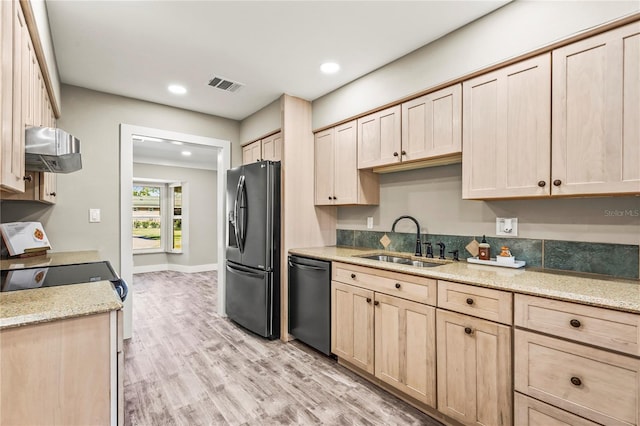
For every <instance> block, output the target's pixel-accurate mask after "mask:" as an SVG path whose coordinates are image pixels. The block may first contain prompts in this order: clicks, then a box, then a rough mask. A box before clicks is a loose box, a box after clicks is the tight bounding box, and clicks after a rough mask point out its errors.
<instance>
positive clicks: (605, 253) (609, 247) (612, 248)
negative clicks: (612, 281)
mask: <svg viewBox="0 0 640 426" xmlns="http://www.w3.org/2000/svg"><path fill="white" fill-rule="evenodd" d="M336 232H337V235H336V237H337V245H339V246H347V247H363V248H370V249H376V250H383V249H384V247H382V244H381V243H380V238H382V236H383V235H384V234H385V232H380V231H359V230H348V229H338V230H337V231H336ZM386 234H387V236H388V237H389V238H390V239H391V244H390V245H389V247H388V249H389V250H391V251H399V252H408V253H414V252H415V247H416V234H414V233H403V232H386ZM474 237H475V239H476V240H477V241H478V242H480V241H481V240H482V235H479V236H478V235H476V236H473V235H470V236H466V235H442V234H422V235H421V236H420V239H421V241H422V243H425V242H428V241H429V242H431V244H432V246H433V253H434V257H438V254H439V248H438V246H436V244H437V243H438V242H442V243H444V245H445V251H446V253H445V256H446V257H447V258H448V259H450V258H451V257H452V254H451V253H449V252H451V251H453V250H458V251H459V253H460V259H461V260H464V259H466V258H467V257H471V255H470V254H469V252H467V250H466V249H465V246H466V245H467V244H468V243H469V242H471V241H472V240H473V238H474ZM487 242H488V243H489V244H490V245H491V256H492V257H495V255H496V254H497V253H499V250H500V247H501V246H508V247H509V249H510V250H511V253H512V254H513V255H514V256H515V258H516V259H518V260H524V261H526V262H527V266H530V267H535V268H545V269H555V270H564V271H574V272H584V273H592V274H600V275H609V276H613V277H617V278H627V279H635V280H637V279H638V278H639V276H638V274H639V268H640V267H639V262H640V253H639V246H638V245H631V244H606V243H586V242H577V241H558V240H538V239H531V238H499V237H487ZM425 252H426V250H425V247H424V246H423V247H422V253H423V255H424V253H425Z"/></svg>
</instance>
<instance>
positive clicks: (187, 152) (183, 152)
mask: <svg viewBox="0 0 640 426" xmlns="http://www.w3.org/2000/svg"><path fill="white" fill-rule="evenodd" d="M182 155H184V156H185V157H188V156H190V155H191V151H182Z"/></svg>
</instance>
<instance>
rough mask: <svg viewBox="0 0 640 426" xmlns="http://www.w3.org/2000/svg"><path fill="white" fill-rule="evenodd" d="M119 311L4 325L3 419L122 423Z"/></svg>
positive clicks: (0, 361)
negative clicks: (119, 410) (119, 368)
mask: <svg viewBox="0 0 640 426" xmlns="http://www.w3.org/2000/svg"><path fill="white" fill-rule="evenodd" d="M116 315H117V313H116V312H115V311H112V312H106V313H100V314H94V315H88V316H82V317H76V318H69V319H63V320H58V321H52V322H46V323H40V324H34V325H25V326H21V327H15V328H8V329H4V330H0V353H1V354H2V355H1V356H0V407H2V409H0V424H2V425H7V426H8V425H37V424H41V425H45V424H46V425H64V426H69V425H108V424H116V422H117V423H118V424H122V423H123V418H122V417H120V418H118V414H117V413H118V407H117V404H118V397H119V395H118V393H119V391H118V381H121V379H120V377H121V376H122V370H120V371H118V354H117V348H118V346H119V343H118V340H120V338H119V336H118V335H117V333H118V327H117V317H116ZM120 367H122V366H121V365H120Z"/></svg>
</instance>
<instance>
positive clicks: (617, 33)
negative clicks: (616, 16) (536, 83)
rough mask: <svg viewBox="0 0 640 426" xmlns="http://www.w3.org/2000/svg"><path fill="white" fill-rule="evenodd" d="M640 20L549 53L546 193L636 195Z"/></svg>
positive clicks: (639, 179) (639, 161)
mask: <svg viewBox="0 0 640 426" xmlns="http://www.w3.org/2000/svg"><path fill="white" fill-rule="evenodd" d="M638 99H640V22H634V23H632V24H629V25H626V26H624V27H620V28H617V29H615V30H612V31H608V32H606V33H603V34H600V35H597V36H595V37H591V38H588V39H586V40H582V41H579V42H577V43H574V44H571V45H568V46H565V47H562V48H560V49H556V50H554V51H553V135H552V138H553V155H552V161H553V167H552V181H553V187H552V194H553V195H572V194H615V193H635V194H637V193H639V192H640V120H639V119H638V117H640V102H639V101H638Z"/></svg>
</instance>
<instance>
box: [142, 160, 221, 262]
mask: <svg viewBox="0 0 640 426" xmlns="http://www.w3.org/2000/svg"><path fill="white" fill-rule="evenodd" d="M212 149H213V148H212ZM133 176H134V177H136V178H147V179H163V180H169V181H173V182H182V183H183V184H186V187H185V188H186V189H183V194H185V193H186V194H188V201H187V202H188V205H185V208H184V211H183V226H184V225H186V226H185V228H183V235H184V231H185V230H186V231H187V232H188V244H187V245H185V246H183V249H182V251H183V252H182V253H180V254H174V253H149V254H134V256H133V264H134V267H135V268H140V267H150V266H163V265H169V266H175V265H179V266H184V267H188V268H185V270H202V269H208V268H209V267H210V265H212V264H217V262H218V248H217V238H218V237H217V230H216V222H217V220H218V211H217V208H216V202H217V199H216V197H217V194H218V189H217V182H218V172H217V171H214V170H202V169H190V168H184V167H171V166H159V165H155V164H141V163H133ZM183 201H184V198H183ZM185 216H187V217H188V219H187V220H185V219H184V218H185Z"/></svg>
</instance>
